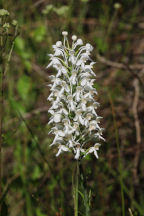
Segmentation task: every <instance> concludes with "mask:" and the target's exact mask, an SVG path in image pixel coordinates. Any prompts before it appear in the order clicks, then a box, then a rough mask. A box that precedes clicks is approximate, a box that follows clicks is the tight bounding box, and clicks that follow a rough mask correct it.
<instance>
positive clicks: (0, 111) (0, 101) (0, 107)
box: [0, 25, 18, 209]
mask: <svg viewBox="0 0 144 216" xmlns="http://www.w3.org/2000/svg"><path fill="white" fill-rule="evenodd" d="M17 32H18V26H17V25H16V27H15V33H14V39H13V40H12V44H11V47H10V51H9V53H8V56H7V60H6V61H4V48H5V46H4V47H3V35H2V36H1V39H0V47H1V48H3V49H2V50H3V51H2V53H1V56H0V58H1V62H2V65H1V68H0V75H1V80H0V87H1V88H0V200H1V198H2V146H3V116H4V80H5V76H6V72H7V70H8V65H9V62H10V59H11V55H12V51H13V48H14V41H15V38H16V37H17ZM0 209H1V204H0Z"/></svg>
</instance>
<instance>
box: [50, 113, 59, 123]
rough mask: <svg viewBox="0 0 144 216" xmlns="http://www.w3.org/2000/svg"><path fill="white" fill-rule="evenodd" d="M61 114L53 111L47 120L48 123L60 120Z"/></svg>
mask: <svg viewBox="0 0 144 216" xmlns="http://www.w3.org/2000/svg"><path fill="white" fill-rule="evenodd" d="M61 117H62V116H61V114H59V113H54V116H53V117H52V119H51V120H50V121H49V124H50V123H52V122H55V123H58V122H60V121H61Z"/></svg>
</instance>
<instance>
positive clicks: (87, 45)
mask: <svg viewBox="0 0 144 216" xmlns="http://www.w3.org/2000/svg"><path fill="white" fill-rule="evenodd" d="M86 51H88V52H92V51H93V46H92V45H91V44H89V43H87V44H86Z"/></svg>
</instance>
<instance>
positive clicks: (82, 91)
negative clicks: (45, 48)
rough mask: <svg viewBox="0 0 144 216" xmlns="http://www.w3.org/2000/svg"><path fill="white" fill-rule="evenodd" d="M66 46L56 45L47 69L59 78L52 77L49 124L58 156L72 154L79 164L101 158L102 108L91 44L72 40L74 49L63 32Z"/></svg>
mask: <svg viewBox="0 0 144 216" xmlns="http://www.w3.org/2000/svg"><path fill="white" fill-rule="evenodd" d="M62 35H63V37H64V40H63V42H62V41H57V42H56V44H55V45H53V50H54V54H50V55H49V56H50V63H49V64H48V66H47V68H49V67H53V68H55V69H56V71H57V74H56V75H51V76H50V79H51V84H50V85H49V86H50V90H51V93H50V95H49V96H48V100H49V101H50V103H51V107H50V109H49V111H48V112H49V114H50V115H51V117H50V120H49V124H52V125H53V128H52V129H51V131H50V133H52V134H53V135H54V140H53V142H52V144H51V145H50V146H57V149H58V152H57V154H56V156H59V155H60V154H61V153H63V152H72V153H73V155H74V158H75V159H76V160H81V159H82V158H84V157H86V156H87V155H88V154H91V153H93V154H94V155H95V157H96V158H98V153H97V151H98V150H99V147H100V144H99V141H100V140H104V138H103V136H102V131H103V128H100V126H99V123H100V119H101V117H100V116H98V114H97V112H96V109H97V107H98V105H99V103H98V102H96V100H95V97H96V95H97V91H96V89H95V88H94V82H95V76H96V74H95V73H94V71H93V65H94V64H95V62H93V61H92V60H91V58H90V54H91V52H92V50H93V47H92V45H91V44H89V43H87V44H86V45H83V41H82V39H77V36H76V35H73V36H72V45H71V46H70V44H69V41H68V32H66V31H64V32H62Z"/></svg>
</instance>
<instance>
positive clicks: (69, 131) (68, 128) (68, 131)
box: [63, 118, 74, 134]
mask: <svg viewBox="0 0 144 216" xmlns="http://www.w3.org/2000/svg"><path fill="white" fill-rule="evenodd" d="M63 123H64V126H65V127H64V131H65V134H72V133H73V132H74V129H73V127H72V126H71V124H70V120H69V119H68V118H67V119H63Z"/></svg>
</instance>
